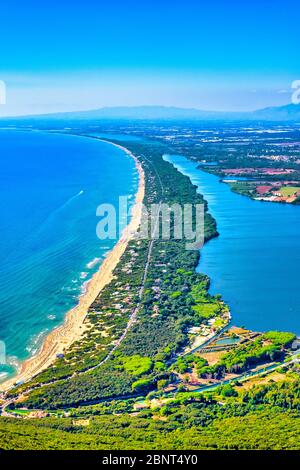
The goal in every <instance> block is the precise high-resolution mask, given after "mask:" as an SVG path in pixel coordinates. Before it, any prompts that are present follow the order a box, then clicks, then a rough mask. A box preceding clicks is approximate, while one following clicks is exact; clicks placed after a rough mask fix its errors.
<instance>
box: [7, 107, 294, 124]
mask: <svg viewBox="0 0 300 470" xmlns="http://www.w3.org/2000/svg"><path fill="white" fill-rule="evenodd" d="M45 119H47V120H63V121H65V120H67V121H73V120H76V121H79V120H81V121H86V120H106V119H107V120H113V119H124V120H147V119H150V120H155V119H158V120H230V121H232V120H245V121H247V120H250V121H254V120H255V121H299V122H300V104H299V105H295V104H289V105H285V106H279V107H270V108H264V109H260V110H257V111H253V112H243V113H242V112H218V111H202V110H199V109H195V108H177V107H167V106H135V107H126V106H121V107H105V108H100V109H94V110H90V111H77V112H76V111H75V112H66V113H54V114H43V115H35V116H22V117H14V118H2V121H3V120H5V121H7V120H9V121H12V120H13V121H16V120H18V121H19V120H26V121H28V120H31V121H36V120H45Z"/></svg>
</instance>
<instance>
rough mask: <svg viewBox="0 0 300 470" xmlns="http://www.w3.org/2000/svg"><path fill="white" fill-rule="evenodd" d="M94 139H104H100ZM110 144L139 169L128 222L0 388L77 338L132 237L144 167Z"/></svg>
mask: <svg viewBox="0 0 300 470" xmlns="http://www.w3.org/2000/svg"><path fill="white" fill-rule="evenodd" d="M98 140H101V141H103V142H108V141H106V140H104V139H103V140H102V139H98ZM108 143H110V142H108ZM110 144H111V145H114V146H116V147H118V148H120V149H122V150H123V151H125V152H126V153H127V154H128V155H130V156H131V157H132V158H133V159H134V160H135V164H136V168H137V170H138V172H139V187H138V191H137V193H136V197H135V204H134V206H133V209H132V214H131V220H130V223H129V224H128V226H127V227H126V228H125V229H124V231H123V232H122V235H121V238H120V240H119V241H118V242H117V243H116V245H115V246H114V248H113V249H112V250H111V251H110V252H109V253H108V255H107V257H106V258H105V260H104V261H103V263H102V264H101V266H100V268H99V270H98V271H97V272H96V273H95V274H94V276H93V277H92V279H91V280H90V281H89V283H88V285H87V289H86V292H85V294H84V295H82V296H81V297H80V300H79V303H78V305H76V307H74V308H73V309H72V310H70V311H69V312H68V313H67V314H66V318H65V321H64V323H63V325H61V326H59V327H58V328H56V329H54V330H53V331H52V332H51V333H49V335H48V336H47V337H46V339H45V341H44V343H43V345H42V347H41V349H40V351H39V352H38V353H37V354H36V355H35V356H33V357H31V358H30V359H27V360H26V361H24V362H23V364H22V366H21V368H20V371H19V372H18V373H17V375H16V376H14V377H13V378H11V379H9V380H7V381H5V382H3V383H2V384H0V391H7V390H9V389H10V388H12V387H13V386H14V385H15V383H16V382H28V381H29V380H30V379H31V378H32V377H34V376H35V375H37V374H38V373H40V372H41V371H43V370H44V369H46V368H47V367H49V366H50V365H51V364H52V363H53V362H54V361H55V359H56V356H57V354H62V353H64V352H65V351H66V349H68V348H69V347H70V346H71V344H72V343H73V342H74V341H76V340H78V339H80V337H81V336H82V334H83V332H84V330H85V326H84V319H85V317H86V314H87V311H88V309H89V307H90V306H91V304H92V303H93V302H94V300H95V299H96V297H97V296H98V295H99V293H100V292H101V290H102V289H103V288H104V287H105V286H106V285H107V284H108V283H109V282H110V281H111V280H112V273H113V271H114V269H115V267H116V266H117V264H118V262H119V260H120V258H121V256H122V255H123V253H124V251H125V249H126V247H127V245H128V242H129V241H130V240H131V239H132V237H133V236H134V233H135V232H136V231H137V229H138V227H139V225H140V222H141V215H142V206H141V203H142V202H143V199H144V192H145V175H144V171H143V169H142V166H141V164H140V162H139V161H138V159H137V158H136V157H135V156H134V155H133V154H132V153H131V152H130V151H129V150H128V149H126V148H125V147H122V146H121V145H118V144H114V143H110Z"/></svg>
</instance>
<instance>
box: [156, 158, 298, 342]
mask: <svg viewBox="0 0 300 470" xmlns="http://www.w3.org/2000/svg"><path fill="white" fill-rule="evenodd" d="M165 158H166V159H167V160H168V161H170V162H172V163H173V165H174V166H175V167H176V168H177V169H178V170H179V171H181V172H182V173H183V174H185V175H187V176H189V177H190V179H191V181H192V183H193V184H195V185H196V186H197V188H198V191H199V192H200V193H201V194H203V195H204V198H205V199H206V200H207V202H208V207H209V211H210V213H211V214H212V215H213V217H214V218H215V219H216V221H217V226H218V231H219V233H220V236H219V237H218V238H215V239H213V240H211V241H209V242H208V243H207V244H205V245H204V247H203V248H202V250H201V255H200V263H199V266H198V270H199V271H200V272H202V273H205V274H207V275H208V276H209V277H210V278H211V289H210V290H211V292H212V293H214V294H216V293H219V294H221V295H222V296H223V299H224V300H225V301H226V302H227V303H228V305H229V306H230V309H231V313H232V321H233V324H236V325H239V326H242V325H244V326H246V327H248V328H251V329H253V330H256V331H266V330H271V329H276V330H284V331H292V332H294V333H297V334H300V275H299V266H300V207H299V206H293V205H290V204H275V203H268V202H261V201H253V200H251V199H249V198H247V197H244V196H240V195H238V194H236V193H233V192H232V191H231V190H230V188H229V186H228V185H227V184H225V183H221V182H220V180H219V178H218V177H217V176H214V175H212V174H209V173H206V172H204V171H201V170H200V169H198V168H197V164H196V163H195V162H192V161H190V160H188V159H186V158H185V157H183V156H178V155H177V156H173V155H172V156H166V157H165Z"/></svg>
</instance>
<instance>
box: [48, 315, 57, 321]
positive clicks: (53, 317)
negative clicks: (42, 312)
mask: <svg viewBox="0 0 300 470" xmlns="http://www.w3.org/2000/svg"><path fill="white" fill-rule="evenodd" d="M47 318H48V320H55V319H56V315H48V316H47Z"/></svg>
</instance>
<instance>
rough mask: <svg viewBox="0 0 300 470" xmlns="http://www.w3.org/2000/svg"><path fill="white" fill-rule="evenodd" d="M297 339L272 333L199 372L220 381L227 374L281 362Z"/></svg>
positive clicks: (235, 350)
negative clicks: (271, 362) (286, 349)
mask: <svg viewBox="0 0 300 470" xmlns="http://www.w3.org/2000/svg"><path fill="white" fill-rule="evenodd" d="M295 337H296V336H295V335H294V334H293V333H285V332H278V331H270V332H268V333H265V334H263V335H261V336H259V338H257V339H255V340H254V341H251V342H249V343H246V344H241V345H239V346H237V347H236V348H234V349H232V350H231V351H229V352H227V353H226V354H224V356H222V358H221V359H220V361H219V362H218V363H217V364H215V365H214V366H204V367H203V368H201V369H200V370H199V371H198V372H199V375H200V377H213V378H218V379H220V378H222V377H223V376H224V374H225V373H226V372H231V373H241V372H244V371H246V370H247V369H249V368H250V367H254V366H256V365H259V364H263V363H266V362H270V361H276V360H279V359H281V358H283V357H284V355H285V351H284V348H285V347H287V346H288V345H290V344H291V342H292V341H293V340H294V339H295Z"/></svg>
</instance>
